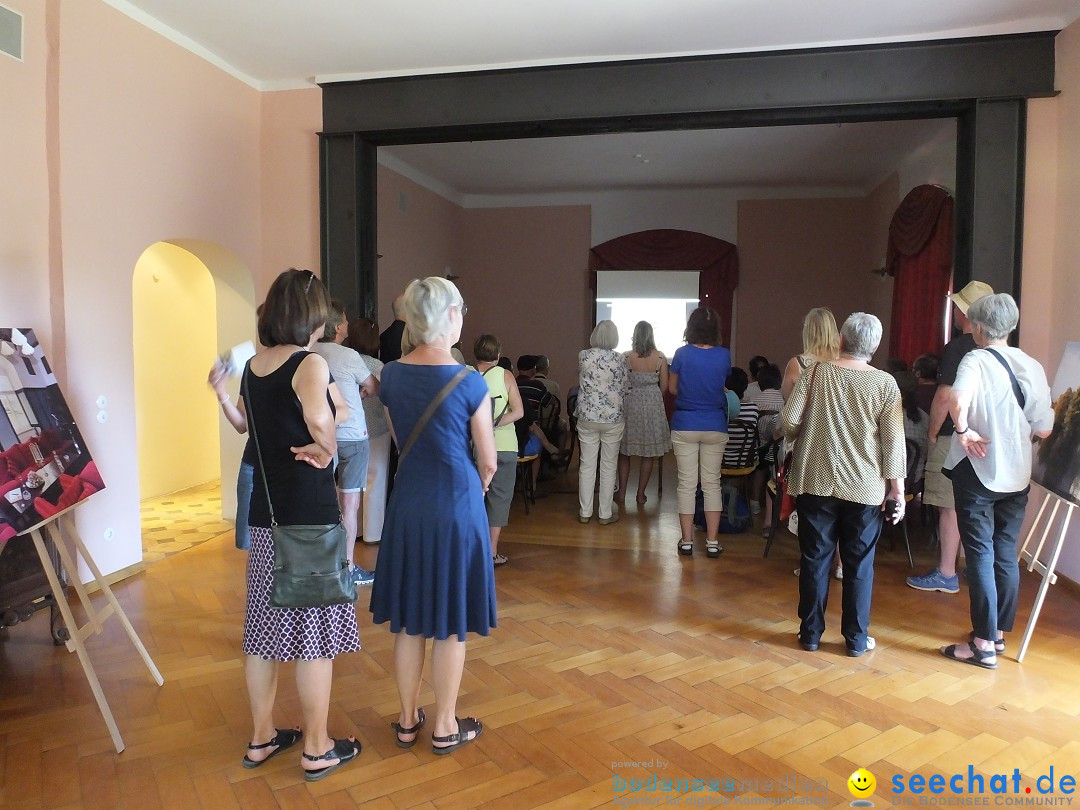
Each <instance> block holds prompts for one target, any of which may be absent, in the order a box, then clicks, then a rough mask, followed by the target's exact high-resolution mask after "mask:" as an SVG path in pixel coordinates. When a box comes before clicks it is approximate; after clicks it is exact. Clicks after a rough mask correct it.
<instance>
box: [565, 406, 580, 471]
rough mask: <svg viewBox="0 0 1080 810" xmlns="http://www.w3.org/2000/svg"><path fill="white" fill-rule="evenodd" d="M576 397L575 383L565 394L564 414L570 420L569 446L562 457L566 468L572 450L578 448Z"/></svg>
mask: <svg viewBox="0 0 1080 810" xmlns="http://www.w3.org/2000/svg"><path fill="white" fill-rule="evenodd" d="M577 398H578V387H577V386H576V385H575V386H574V387H573V388H571V389H570V390H569V391H568V392H567V394H566V416H567V419H568V420H569V422H570V447H569V448H568V449H567V451H566V457H565V458H564V459H563V461H564V464H565V466H566V467H567V468H568V467H569V466H570V462H571V461H572V460H573V458H574V450H578V452H579V453H580V452H581V451H580V449H579V448H578V435H577Z"/></svg>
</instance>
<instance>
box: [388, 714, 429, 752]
mask: <svg viewBox="0 0 1080 810" xmlns="http://www.w3.org/2000/svg"><path fill="white" fill-rule="evenodd" d="M416 718H417V719H416V725H415V726H413V727H412V728H405V727H404V726H402V725H401V723H391V724H390V728H392V729H393V730H394V734H395V736H397V745H398V748H412V747H413V746H414V745H416V741H417V740H418V739H420V735H419V732H420V729H422V728H423V727H424V723H425V722H426V721H427V718H426V717H425V716H424V710H423V709H417V710H416ZM402 734H415V735H416V736H415V737H413V738H412V739H411V740H409V741H408V742H405V740H403V739H401V735H402Z"/></svg>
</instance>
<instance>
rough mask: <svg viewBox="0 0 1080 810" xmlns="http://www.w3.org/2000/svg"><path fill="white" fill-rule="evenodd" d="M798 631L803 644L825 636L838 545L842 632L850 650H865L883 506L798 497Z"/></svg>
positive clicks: (817, 497)
mask: <svg viewBox="0 0 1080 810" xmlns="http://www.w3.org/2000/svg"><path fill="white" fill-rule="evenodd" d="M795 505H796V508H797V509H798V511H799V548H800V550H801V551H802V563H801V565H800V570H799V618H800V619H801V620H802V625H801V627H800V630H799V634H800V637H801V638H802V640H803V641H804V642H817V641H818V639H820V638H821V634H822V633H824V632H825V608H826V606H827V605H828V603H829V584H830V582H831V579H830V577H829V569H830V565H831V563H832V556H833V548H834V547H835V546H836V545H837V544H838V543H839V545H840V561H841V562H842V563H843V564H844V580H843V591H842V594H843V595H842V607H843V611H842V613H841V618H840V632H841V633H842V634H843V636H844V640H845V642H846V643H847V647H848V649H849V650H855V651H862V650H865V649H866V635H867V629H868V628H869V626H870V596H871V592H872V591H873V588H874V550H875V549H876V548H877V541H878V537H879V536H880V535H881V523H882V512H881V507H880V506H867V505H866V504H861V503H852V502H851V501H844V500H841V499H840V498H827V497H822V496H820V495H799V496H798V497H797V498H796V499H795Z"/></svg>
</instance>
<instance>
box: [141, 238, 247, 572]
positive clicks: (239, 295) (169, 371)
mask: <svg viewBox="0 0 1080 810" xmlns="http://www.w3.org/2000/svg"><path fill="white" fill-rule="evenodd" d="M132 301H133V305H132V309H133V311H132V342H133V355H134V364H135V367H134V382H135V403H136V437H137V444H138V447H137V453H138V461H139V489H140V502H141V503H142V504H143V508H142V515H143V558H144V560H145V561H147V562H151V561H153V560H155V559H159V558H160V557H162V556H165V555H167V554H168V553H172V552H175V551H179V550H183V549H184V548H187V547H190V546H191V545H194V544H196V543H199V542H202V541H204V540H207V539H209V538H210V537H214V536H217V535H219V534H221V533H223V532H226V531H229V529H230V528H231V526H230V522H231V520H232V518H233V516H234V515H235V511H236V495H235V486H234V484H235V476H236V471H237V469H238V467H239V463H240V456H241V454H242V452H243V445H244V442H243V438H242V437H240V436H238V435H237V434H236V433H235V431H233V430H232V428H231V427H230V426H229V425H228V424H227V423H226V422H225V421H224V420H222V419H220V417H219V414H218V412H219V408H218V403H217V400H216V398H215V396H214V394H213V392H212V391H211V390H210V388H209V387H208V386H207V384H206V374H207V371H208V370H209V368H210V365H211V363H212V362H213V359H214V358H215V357H216V356H217V355H218V354H219V353H220V352H221V351H223V350H225V349H228V348H229V347H231V346H233V345H236V344H237V343H241V342H243V341H245V340H251V339H252V337H253V336H254V333H255V291H254V285H253V283H252V280H251V274H250V272H249V271H248V269H247V268H246V266H245V265H244V264H243V262H241V261H240V259H239V258H238V257H237V256H236V255H235V254H234V253H233V252H232V251H230V250H228V249H227V248H224V247H222V246H221V245H217V244H214V243H211V242H204V241H201V240H184V239H176V240H169V241H163V242H157V243H155V244H153V245H151V246H150V247H149V248H147V249H146V251H144V253H143V254H142V256H140V257H139V260H138V262H136V265H135V269H134V272H133V274H132ZM223 484H224V485H223Z"/></svg>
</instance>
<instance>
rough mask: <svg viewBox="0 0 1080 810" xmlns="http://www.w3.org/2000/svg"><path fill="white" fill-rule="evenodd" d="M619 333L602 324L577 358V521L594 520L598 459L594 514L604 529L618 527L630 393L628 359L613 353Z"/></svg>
mask: <svg viewBox="0 0 1080 810" xmlns="http://www.w3.org/2000/svg"><path fill="white" fill-rule="evenodd" d="M618 345H619V330H618V328H617V327H616V326H615V324H614V323H613V322H612V321H600V323H598V324H597V325H596V328H595V329H593V331H592V335H591V336H590V337H589V346H590V348H588V349H585V350H583V351H582V352H581V353H580V354H578V386H579V391H578V400H577V431H578V440H579V441H580V442H581V463H580V466H579V468H578V519H579V520H580V521H581V522H582V523H588V522H589V521H590V520H592V513H593V485H594V484H595V482H596V472H597V459H599V467H600V499H599V503H597V505H596V511H597V514H598V516H599V518H600V523H601V524H608V523H614V522H615V521H617V520H618V519H619V515H618V513H617V512H615V511H614V507H615V504H614V500H613V497H614V495H615V476H616V472H617V465H618V458H619V443H620V442H621V441H622V437H623V429H624V428H625V423H624V422H623V394H624V393H625V392H626V387H627V382H628V378H627V365H626V358H625V357H623V356H622V355H621V354H619V353H618V352H617V351H615V347H616V346H618Z"/></svg>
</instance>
